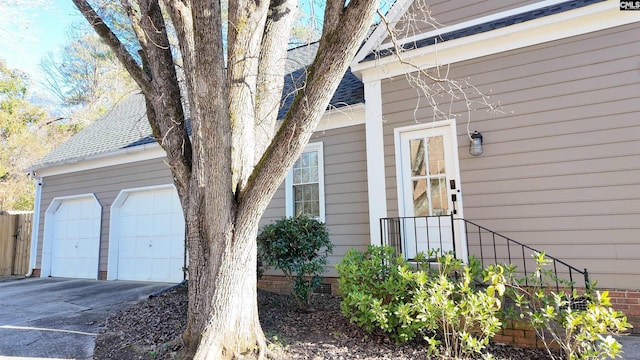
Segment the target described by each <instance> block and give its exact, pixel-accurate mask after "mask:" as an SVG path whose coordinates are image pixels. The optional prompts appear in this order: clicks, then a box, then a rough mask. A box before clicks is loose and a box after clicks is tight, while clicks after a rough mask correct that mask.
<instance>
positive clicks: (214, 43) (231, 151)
mask: <svg viewBox="0 0 640 360" xmlns="http://www.w3.org/2000/svg"><path fill="white" fill-rule="evenodd" d="M73 1H74V3H75V4H76V6H77V7H78V8H79V9H80V10H81V12H82V13H83V14H84V15H85V17H86V18H87V20H88V21H89V22H90V23H91V24H92V26H93V27H94V29H95V30H96V32H97V33H98V34H99V35H100V36H101V38H102V39H103V40H104V41H105V43H106V44H107V45H109V46H110V47H111V49H112V50H113V51H114V52H115V53H116V55H117V57H118V59H119V60H120V61H121V62H122V63H123V64H124V66H125V68H126V69H127V70H128V71H129V73H130V74H131V75H132V77H133V78H134V80H135V81H136V82H137V83H138V84H139V85H140V88H141V89H142V92H143V93H144V95H145V97H146V100H147V117H148V119H149V122H150V124H151V127H152V129H153V131H154V135H155V137H156V139H157V140H158V141H159V142H160V144H161V145H162V147H163V149H164V150H165V151H166V153H167V162H168V164H169V166H170V168H171V172H172V174H173V178H174V183H175V184H176V187H177V189H178V195H179V197H180V200H181V204H182V207H183V210H184V216H185V224H186V230H187V231H186V233H187V245H188V253H189V310H188V323H187V329H186V331H185V333H184V335H183V341H184V344H185V353H184V357H185V358H191V357H194V358H195V359H216V360H217V359H233V358H240V357H244V356H246V355H248V354H251V353H253V352H254V351H255V349H259V353H260V355H262V354H264V352H265V351H266V343H265V337H264V334H263V333H262V329H261V327H260V323H259V318H258V308H257V291H256V262H257V261H256V235H257V231H258V223H259V221H260V218H261V217H262V215H263V213H264V211H265V209H266V208H267V206H268V204H269V202H270V201H271V197H272V196H273V194H274V193H275V192H276V190H277V188H278V187H279V185H280V184H281V183H282V181H283V180H284V178H285V175H286V174H287V172H288V169H289V168H290V167H291V166H292V165H293V163H294V162H295V160H296V159H297V158H298V157H299V156H300V154H301V153H302V151H303V150H304V146H305V145H306V143H307V142H308V141H309V138H310V137H311V134H312V133H313V131H314V129H315V127H316V125H317V124H318V121H319V120H320V118H321V116H322V114H323V113H324V111H325V109H326V108H327V106H328V104H329V101H330V99H331V97H332V95H333V93H334V92H335V90H336V88H337V86H338V84H339V82H340V80H341V79H342V76H343V75H344V73H345V71H346V70H347V68H348V66H349V63H350V61H351V60H352V59H353V56H354V55H355V52H356V51H357V49H358V48H359V46H360V44H361V42H362V40H363V38H364V36H365V34H366V33H367V30H368V29H369V26H370V24H371V22H372V20H373V15H374V13H375V10H376V9H377V3H378V1H377V0H351V1H349V2H348V4H347V5H345V1H344V0H330V1H327V7H326V9H327V12H326V14H325V23H326V24H327V26H326V27H325V29H324V30H323V35H322V39H321V40H320V44H319V50H318V54H317V56H316V58H315V60H314V62H313V64H312V65H311V66H310V68H309V69H308V72H307V73H308V77H307V79H306V82H305V86H304V87H303V88H302V89H301V90H300V91H299V93H298V94H297V96H296V99H295V100H294V103H293V105H292V106H291V108H290V110H289V113H288V114H287V116H286V117H285V119H284V121H283V123H282V125H281V127H280V129H279V130H278V131H277V133H276V134H275V136H274V134H273V129H274V127H275V116H276V115H275V113H274V109H277V108H278V106H279V101H280V93H281V91H282V82H281V81H282V80H281V79H282V78H283V77H284V75H285V74H284V71H285V66H284V64H285V61H286V58H285V55H284V54H286V44H287V42H288V37H289V34H290V27H291V24H292V17H293V7H294V6H295V4H296V2H295V1H294V0H271V1H270V2H269V1H255V0H239V1H237V2H234V3H232V4H231V5H232V6H230V9H229V29H230V30H229V37H228V39H227V42H228V43H227V48H228V49H229V52H228V59H227V63H226V64H225V57H224V46H223V44H224V42H223V39H222V23H221V19H222V16H221V8H220V1H216V0H213V1H194V2H193V3H192V2H191V1H190V0H163V1H164V4H165V6H166V7H167V10H168V13H169V14H170V16H171V18H172V19H173V24H174V26H175V28H176V35H177V37H178V40H179V46H180V49H181V51H182V52H183V56H184V58H183V60H184V64H185V67H184V71H185V76H184V78H185V81H186V89H187V99H186V100H187V101H186V102H188V104H189V110H190V117H191V137H189V136H187V126H186V121H185V119H184V114H185V111H184V109H183V102H181V101H180V100H181V99H180V96H181V95H180V86H179V84H178V80H177V77H176V73H175V63H174V61H173V60H172V58H171V49H170V47H169V42H168V40H167V39H168V38H167V34H166V27H165V24H164V19H162V13H161V11H160V6H159V4H158V0H144V1H139V3H138V4H133V5H130V4H129V3H128V2H127V0H123V1H125V2H124V5H125V7H126V8H128V10H129V14H130V18H131V20H132V21H133V22H137V23H136V24H133V25H134V28H135V29H136V34H137V35H138V36H140V37H141V38H140V39H139V42H140V44H141V46H142V55H141V57H142V59H143V62H144V68H143V67H141V66H140V65H139V64H138V63H136V61H135V60H134V59H135V57H133V56H131V54H129V53H128V52H127V50H126V48H125V47H124V46H123V45H122V43H121V42H120V41H119V39H118V38H117V36H115V35H114V33H113V32H112V31H111V30H110V29H109V27H108V26H107V25H106V24H104V22H103V21H102V19H101V18H100V17H99V16H98V15H97V14H96V12H95V11H93V9H92V8H91V6H90V5H89V4H88V2H87V1H86V0H73ZM138 10H139V11H140V14H139V16H138V14H137V13H135V11H138ZM225 65H226V67H225ZM264 71H269V73H268V74H266V73H264ZM276 79H278V80H276ZM270 82H273V84H270ZM274 91H275V92H276V94H275V95H274V94H273V92H274ZM263 120H265V122H264V123H263V122H261V121H263ZM261 126H266V128H267V130H266V131H260V132H259V134H258V135H257V136H256V129H257V128H260V127H261ZM263 129H264V128H263ZM256 139H257V140H258V141H256ZM267 143H268V144H269V145H268V146H267ZM258 159H259V161H258Z"/></svg>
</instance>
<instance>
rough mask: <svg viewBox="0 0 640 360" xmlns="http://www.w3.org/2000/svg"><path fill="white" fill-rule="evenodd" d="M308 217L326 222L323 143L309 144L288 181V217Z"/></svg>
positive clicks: (294, 165) (288, 176)
mask: <svg viewBox="0 0 640 360" xmlns="http://www.w3.org/2000/svg"><path fill="white" fill-rule="evenodd" d="M303 214H304V215H308V216H311V217H314V218H316V219H318V220H320V221H323V222H324V219H325V217H324V215H325V214H324V159H323V153H322V142H317V143H311V144H308V145H307V147H306V148H305V150H304V151H303V152H302V154H301V155H300V157H299V158H298V160H296V162H295V164H293V167H292V168H291V171H289V174H288V175H287V179H286V215H287V216H295V215H303Z"/></svg>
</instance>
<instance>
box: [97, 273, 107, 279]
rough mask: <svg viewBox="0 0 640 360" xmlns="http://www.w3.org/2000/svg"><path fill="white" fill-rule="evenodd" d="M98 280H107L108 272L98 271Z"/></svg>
mask: <svg viewBox="0 0 640 360" xmlns="http://www.w3.org/2000/svg"><path fill="white" fill-rule="evenodd" d="M98 280H107V272H106V271H98Z"/></svg>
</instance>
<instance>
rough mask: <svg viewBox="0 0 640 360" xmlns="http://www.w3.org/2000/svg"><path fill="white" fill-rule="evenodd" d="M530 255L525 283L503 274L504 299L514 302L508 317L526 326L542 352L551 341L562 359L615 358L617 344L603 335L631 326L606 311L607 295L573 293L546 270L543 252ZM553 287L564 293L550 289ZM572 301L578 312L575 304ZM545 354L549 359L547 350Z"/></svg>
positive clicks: (619, 347) (618, 349) (511, 274)
mask: <svg viewBox="0 0 640 360" xmlns="http://www.w3.org/2000/svg"><path fill="white" fill-rule="evenodd" d="M533 256H534V260H535V261H536V264H537V267H536V271H535V272H533V273H532V274H530V275H529V276H528V277H526V279H525V278H518V277H517V276H516V275H514V274H515V268H511V270H510V271H509V272H508V278H509V284H510V285H509V288H508V291H507V295H508V296H509V297H510V298H511V299H512V300H513V302H514V304H515V305H514V308H513V309H511V310H510V311H509V312H508V314H509V315H511V316H515V317H516V318H518V319H520V320H524V321H525V322H527V323H528V324H529V325H531V326H532V327H533V328H534V329H535V330H536V334H537V335H538V337H539V338H540V339H542V341H543V343H544V345H545V347H546V348H547V350H549V349H550V348H551V347H552V346H553V344H554V343H555V344H557V345H559V346H560V348H561V349H562V351H563V352H564V357H565V358H566V359H569V360H577V359H607V358H615V357H619V353H620V352H621V350H622V345H620V343H618V342H617V341H616V340H615V339H614V338H613V337H611V336H610V335H609V334H612V333H613V334H616V333H622V332H624V331H626V330H627V329H629V328H630V327H631V325H630V324H629V323H628V322H627V318H626V317H625V316H624V314H623V313H621V312H619V311H616V310H614V309H613V308H612V307H611V301H610V299H609V293H608V292H607V291H603V292H598V291H595V292H594V291H592V292H590V293H587V294H585V295H582V296H578V293H577V292H576V291H575V290H573V291H571V290H570V289H571V285H573V284H571V283H569V282H567V281H563V280H562V279H558V278H557V277H556V276H555V275H554V273H553V271H552V270H551V269H549V268H548V267H547V266H548V265H550V260H549V259H547V258H546V257H545V254H544V253H536V254H534V255H533ZM525 280H526V281H525ZM556 283H558V284H562V285H563V287H565V288H566V289H567V291H566V292H565V291H558V292H554V291H550V290H549V289H551V288H552V286H553V285H554V284H556ZM522 284H527V286H522ZM593 287H594V285H591V287H590V288H591V289H592V290H593ZM576 301H579V302H580V303H581V305H582V306H581V307H583V308H578V307H577V306H575V304H576ZM549 355H550V356H551V358H552V359H555V357H554V354H553V353H552V352H551V351H549Z"/></svg>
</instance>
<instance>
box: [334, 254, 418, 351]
mask: <svg viewBox="0 0 640 360" xmlns="http://www.w3.org/2000/svg"><path fill="white" fill-rule="evenodd" d="M408 266H409V264H408V263H407V262H406V261H404V260H403V259H402V258H400V257H397V256H395V255H394V249H393V248H391V247H380V246H369V247H368V248H367V251H366V252H364V253H362V252H359V251H357V250H355V249H350V250H349V251H348V252H347V254H346V255H345V256H344V257H343V258H342V261H340V263H339V264H337V265H336V269H337V270H338V274H339V280H338V283H339V293H340V295H341V296H342V302H341V304H340V306H341V309H342V313H343V314H344V316H346V317H348V318H349V319H350V320H351V321H352V322H354V323H355V324H357V325H358V326H360V327H362V328H364V329H365V330H366V331H368V332H372V331H373V330H374V329H376V328H380V329H382V330H384V331H386V332H388V333H389V334H390V336H391V337H392V338H393V339H394V340H396V341H398V342H400V341H406V340H409V339H411V338H413V337H415V336H416V330H415V329H413V328H411V327H408V326H403V324H401V323H400V317H406V316H410V315H403V314H404V312H406V311H407V303H408V301H410V300H411V296H410V291H411V290H412V289H413V287H414V283H413V281H411V280H408V279H406V278H405V277H403V276H402V275H401V274H400V269H406V268H408Z"/></svg>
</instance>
